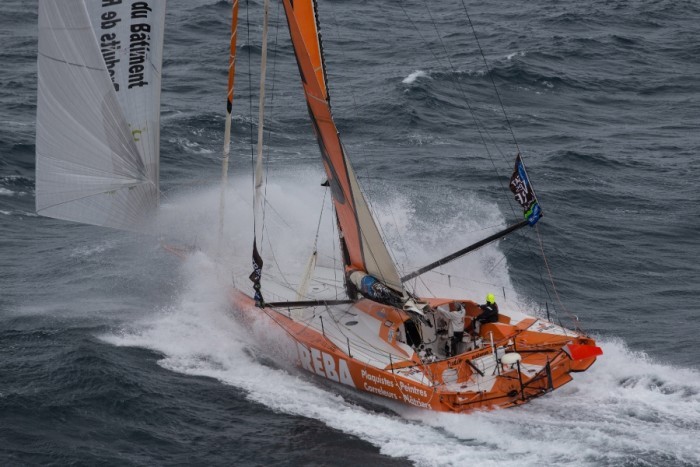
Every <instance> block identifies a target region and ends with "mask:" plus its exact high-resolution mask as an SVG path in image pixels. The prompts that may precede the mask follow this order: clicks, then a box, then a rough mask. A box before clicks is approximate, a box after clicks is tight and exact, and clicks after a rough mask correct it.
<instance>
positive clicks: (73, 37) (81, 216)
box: [36, 0, 165, 229]
mask: <svg viewBox="0 0 700 467" xmlns="http://www.w3.org/2000/svg"><path fill="white" fill-rule="evenodd" d="M164 17H165V0H150V1H133V0H132V1H129V0H124V1H122V0H102V1H97V0H94V1H84V0H42V1H41V2H39V53H38V56H39V58H38V76H39V81H38V100H37V135H36V174H37V181H36V208H37V212H38V213H39V214H41V215H44V216H48V217H55V218H59V219H66V220H72V221H77V222H83V223H88V224H94V225H101V226H107V227H114V228H120V229H135V228H137V226H138V224H139V223H140V222H141V221H142V220H143V219H144V216H146V215H147V214H148V213H149V212H150V211H151V210H152V209H154V208H155V207H157V205H158V156H159V137H160V84H161V62H162V48H163V27H164Z"/></svg>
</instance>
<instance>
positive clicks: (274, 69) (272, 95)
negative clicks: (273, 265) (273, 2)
mask: <svg viewBox="0 0 700 467" xmlns="http://www.w3.org/2000/svg"><path fill="white" fill-rule="evenodd" d="M280 3H282V2H278V3H277V17H276V18H275V26H276V27H275V47H274V49H273V51H272V52H273V59H272V88H271V89H270V110H269V111H268V117H267V118H268V120H271V119H272V112H274V110H275V75H276V72H277V38H278V36H279V30H280V21H279V18H280ZM271 135H272V125H270V126H268V128H267V139H265V140H264V141H267V150H266V151H265V146H266V145H265V144H264V142H263V150H264V151H265V152H266V154H267V155H266V157H265V190H264V191H263V206H262V220H261V222H262V225H263V226H264V225H265V213H266V212H267V209H265V208H266V206H270V203H268V201H267V180H268V175H269V173H270V171H269V164H270V146H271V144H270V141H271ZM265 231H266V229H264V228H263V231H262V233H261V235H260V243H264V241H265Z"/></svg>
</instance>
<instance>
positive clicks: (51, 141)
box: [36, 0, 602, 412]
mask: <svg viewBox="0 0 700 467" xmlns="http://www.w3.org/2000/svg"><path fill="white" fill-rule="evenodd" d="M282 3H283V6H284V12H285V15H286V20H287V24H288V27H289V32H290V35H291V39H292V45H293V49H294V54H295V56H296V61H297V64H298V69H299V73H300V78H301V81H302V85H303V90H304V94H305V97H306V103H307V106H308V111H309V117H310V120H311V127H312V130H313V132H314V134H315V136H316V138H317V141H318V145H319V149H320V154H321V160H322V163H323V167H324V169H325V174H326V177H327V186H328V187H329V190H330V193H331V197H332V203H333V209H334V213H335V221H336V225H337V228H338V242H339V244H340V252H341V256H342V262H343V268H342V271H340V275H339V276H338V274H336V272H337V271H334V270H331V269H329V268H323V267H318V266H317V265H316V261H315V252H314V255H312V257H311V259H310V260H309V262H308V265H307V268H306V271H305V273H304V275H303V277H302V278H301V279H300V281H299V283H298V286H297V287H296V289H295V290H290V287H289V284H287V283H282V281H280V280H279V278H276V277H275V276H274V274H273V273H272V272H271V271H268V270H266V268H265V267H264V265H263V255H261V254H260V252H259V250H258V245H261V244H262V242H261V241H260V238H258V237H259V235H260V233H261V232H262V227H261V224H262V222H263V217H262V216H261V215H260V211H261V210H262V209H263V207H264V204H265V200H264V191H263V189H262V188H263V185H264V177H263V174H262V172H263V170H262V166H263V164H262V155H263V151H262V148H263V143H262V140H263V131H262V130H263V125H262V123H263V121H264V118H263V110H264V90H265V81H264V80H265V67H266V54H267V52H266V40H267V10H268V1H267V0H265V5H264V28H263V48H262V60H261V86H260V89H261V92H260V110H259V119H258V121H259V125H258V157H257V161H256V168H255V174H254V176H255V198H254V210H255V212H256V214H255V239H254V241H253V260H252V264H253V272H252V274H251V273H250V270H249V269H248V268H245V269H242V268H238V269H236V268H234V272H233V274H234V278H235V279H236V280H235V283H236V284H238V288H232V289H231V291H230V299H231V303H232V309H233V310H234V312H236V313H237V314H238V315H239V316H240V317H241V319H243V320H245V321H256V322H259V320H261V319H262V320H263V322H264V323H265V325H266V326H271V327H275V328H277V327H279V328H281V329H283V330H284V331H285V333H286V335H287V336H288V337H289V339H290V341H291V342H292V344H293V346H292V347H293V355H292V357H293V359H294V360H296V361H297V363H298V364H299V366H300V367H301V368H303V369H305V370H307V371H309V372H311V373H313V374H316V375H318V376H320V377H322V378H325V379H328V380H331V381H334V382H337V383H338V384H342V385H344V386H347V387H351V388H354V389H356V390H358V391H363V392H366V393H369V394H373V395H375V396H379V397H383V398H385V399H389V400H395V401H400V402H403V403H406V404H408V405H411V406H416V407H421V408H426V409H431V410H438V411H451V412H464V411H469V410H474V409H479V408H490V407H509V406H513V405H518V404H522V403H524V402H527V401H529V400H530V399H533V398H535V397H538V396H541V395H543V394H546V393H548V392H550V391H552V390H554V389H556V388H558V387H560V386H562V385H564V384H566V383H568V382H569V381H571V380H572V376H571V374H572V373H574V372H578V371H584V370H586V369H587V368H588V367H590V366H591V365H592V364H593V362H594V361H595V359H596V357H597V356H599V355H601V354H602V351H601V349H600V348H599V347H597V346H596V345H595V342H594V340H593V339H591V338H589V337H588V336H586V335H585V334H583V333H582V332H581V331H578V330H576V331H573V330H569V329H566V328H564V327H562V326H561V325H558V324H554V323H552V322H549V321H548V320H544V319H542V318H536V317H531V316H527V315H524V314H522V313H520V312H517V311H512V310H505V309H502V310H499V309H498V307H497V305H496V304H495V297H488V300H487V303H486V304H485V305H482V306H480V305H478V304H477V303H476V302H475V301H473V300H469V299H466V298H465V299H454V298H436V297H426V296H419V295H418V294H417V293H415V292H414V291H412V286H411V284H412V280H413V279H414V278H416V277H418V276H420V275H422V274H426V273H428V272H429V271H431V270H433V269H435V268H437V267H439V266H442V265H444V264H446V263H448V262H450V261H452V260H455V259H457V258H459V257H461V256H463V255H465V254H467V253H469V252H470V251H473V250H476V249H478V248H480V247H482V246H484V245H486V244H488V243H491V242H493V241H496V240H498V239H500V238H502V237H504V236H505V235H508V234H509V233H511V232H513V231H515V230H517V229H520V228H524V227H527V226H533V225H535V223H536V222H537V221H538V220H539V219H540V218H541V217H542V211H541V209H540V205H539V203H538V201H537V197H536V195H535V192H534V190H533V189H532V185H531V183H530V180H529V178H528V175H527V172H526V170H525V166H524V163H523V161H522V158H521V157H520V155H519V154H518V155H517V156H516V157H515V167H514V170H513V175H512V176H511V179H510V187H511V191H512V192H513V194H514V196H515V199H516V200H517V201H518V203H519V204H520V205H521V206H522V207H523V212H524V218H523V219H521V220H519V221H518V222H516V223H514V224H513V225H511V226H510V227H508V228H506V229H504V230H502V231H500V232H497V233H495V234H493V235H491V236H489V237H488V238H485V239H483V240H481V241H479V242H477V243H475V244H473V245H470V246H467V247H465V248H463V249H461V250H459V251H457V252H455V253H453V254H451V255H449V256H446V257H445V258H442V259H439V260H437V261H435V262H433V263H431V264H428V265H426V266H425V267H422V268H420V269H417V270H415V271H413V272H409V273H403V274H401V273H399V269H398V268H397V266H396V264H395V263H394V261H393V259H392V256H391V254H390V253H389V250H388V249H387V247H386V245H385V243H384V241H383V239H382V236H381V234H380V231H379V229H378V227H377V224H376V223H375V220H374V218H373V216H372V213H371V210H370V209H369V206H368V203H367V200H366V199H365V196H364V194H363V192H362V191H361V189H360V185H359V183H358V180H357V177H356V175H355V172H354V170H353V168H352V164H351V162H350V160H349V159H348V157H347V154H346V152H345V149H344V147H343V144H342V142H341V139H340V135H339V132H338V129H337V127H336V124H335V122H334V119H333V114H332V112H331V106H330V99H329V91H328V84H327V75H326V69H325V62H324V57H323V47H322V43H321V40H320V34H319V29H320V27H319V24H318V15H317V11H316V1H315V0H294V1H292V0H282ZM237 17H238V1H236V0H234V4H233V23H232V34H231V58H230V67H229V92H228V99H227V119H226V134H225V142H224V164H223V170H222V180H223V184H222V190H223V189H224V187H225V185H226V180H227V172H226V171H227V164H228V154H229V145H230V130H231V112H232V107H233V86H234V79H233V78H234V74H235V51H236V38H237V33H236V32H237V24H236V20H237ZM164 20H165V2H164V1H154V2H150V3H146V2H137V1H132V0H125V1H123V2H101V3H100V2H86V1H85V0H61V1H51V0H47V1H42V2H40V3H39V59H38V69H39V86H38V105H37V108H38V110H37V188H36V192H37V212H38V213H40V214H42V215H46V216H49V217H54V218H59V219H67V220H72V221H78V222H83V223H89V224H94V225H101V226H106V227H112V228H119V229H128V230H134V229H139V225H140V224H142V222H143V220H144V218H147V217H148V216H149V215H150V213H151V212H152V210H154V209H157V207H158V195H159V188H158V183H159V176H158V153H159V124H160V111H159V104H160V76H161V61H162V40H163V27H164ZM127 49H128V50H129V54H128V57H126V56H122V55H118V54H117V52H118V51H119V50H127ZM224 201H225V196H223V192H222V197H221V207H220V209H221V213H220V216H221V218H223V213H224V212H225V205H224ZM219 232H220V235H222V232H223V228H222V227H221V226H220V230H219ZM168 249H169V250H170V251H171V252H173V253H176V254H178V255H185V254H186V252H185V251H184V250H179V249H177V248H174V247H168ZM338 277H339V279H338ZM312 278H313V280H314V284H323V285H324V286H323V287H318V286H310V283H311V279H312ZM248 279H250V280H251V281H252V283H253V284H252V285H253V287H252V293H250V294H247V293H246V291H245V290H243V289H244V288H245V289H247V287H243V286H242V285H241V284H246V283H247V284H250V282H248ZM339 293H340V294H341V295H342V296H340V297H339V296H338V294H339Z"/></svg>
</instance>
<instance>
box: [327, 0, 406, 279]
mask: <svg viewBox="0 0 700 467" xmlns="http://www.w3.org/2000/svg"><path fill="white" fill-rule="evenodd" d="M328 11H330V13H331V17H332V18H333V22H334V23H335V28H333V29H334V31H335V34H336V40H338V41H339V42H340V35H339V32H338V31H339V30H340V28H339V27H338V20H337V18H336V16H335V11H334V10H333V9H332V8H330V5H329V8H328ZM316 15H317V16H318V10H316ZM317 23H318V18H317ZM319 43H320V31H319ZM321 48H323V46H322V45H321ZM340 54H341V56H342V57H343V59H345V52H344V50H343V48H342V47H341V48H340ZM323 67H324V68H323V70H324V77H325V78H326V93H327V95H328V96H330V90H329V89H328V75H327V71H326V64H325V60H323ZM350 96H351V97H352V103H353V110H354V112H355V115H361V113H360V112H359V109H358V105H357V98H356V96H355V93H354V92H353V90H352V88H351V89H350ZM329 106H330V97H329ZM342 146H343V147H342V150H343V155H344V157H345V158H346V159H347V152H346V151H345V146H344V145H342ZM360 154H362V155H363V156H365V157H366V155H367V154H366V153H365V152H364V149H363V148H362V146H360ZM353 168H355V167H354V166H353ZM355 170H357V169H355ZM360 170H362V171H363V172H365V174H367V173H368V172H369V169H368V168H367V167H365V166H362V167H361V168H360ZM365 178H369V177H365ZM360 191H363V190H362V187H360ZM365 202H366V204H367V208H368V209H369V211H370V213H371V215H372V217H373V219H374V221H375V224H376V226H377V229H378V230H379V232H380V236H381V237H382V241H383V242H384V239H386V233H385V232H384V229H383V227H382V225H381V223H380V222H378V221H377V216H376V214H375V213H376V212H377V209H376V208H375V207H374V206H373V204H372V203H371V201H370V199H369V197H368V196H365ZM392 217H393V212H392ZM394 223H395V224H396V225H398V223H396V220H395V219H394ZM359 230H360V234H361V235H363V237H364V232H362V229H361V228H360V229H359ZM399 239H400V241H401V242H403V238H402V236H401V232H400V231H399ZM384 244H385V246H386V243H384ZM401 247H402V248H403V250H404V251H406V245H405V244H402V245H401ZM386 249H387V252H388V253H389V255H390V258H391V261H392V262H393V263H394V265H395V267H396V268H398V264H397V261H396V258H395V257H394V256H395V255H394V252H393V251H391V250H393V249H390V248H389V247H387V248H386ZM368 250H369V253H370V255H371V256H372V259H373V260H374V262H375V264H377V266H378V262H377V261H376V258H374V253H373V252H372V250H371V248H368ZM380 272H381V271H380ZM397 272H398V271H397ZM400 275H401V274H399V276H400Z"/></svg>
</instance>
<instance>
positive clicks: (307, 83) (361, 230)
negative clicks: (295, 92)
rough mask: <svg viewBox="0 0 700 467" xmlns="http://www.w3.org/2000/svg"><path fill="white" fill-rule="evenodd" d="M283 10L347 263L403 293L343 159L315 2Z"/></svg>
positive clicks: (299, 1)
mask: <svg viewBox="0 0 700 467" xmlns="http://www.w3.org/2000/svg"><path fill="white" fill-rule="evenodd" d="M284 10H285V14H286V15H287V22H288V24H289V33H290V35H291V38H292V45H293V46H294V53H295V55H296V59H297V64H298V65H299V73H300V74H301V80H302V84H303V87H304V94H305V95H306V102H307V104H308V108H309V115H310V117H311V123H312V125H313V129H314V133H315V134H316V138H317V140H318V144H319V148H320V150H321V157H322V159H323V165H324V168H325V170H326V175H327V176H328V182H329V184H330V186H331V191H332V195H333V202H334V206H335V210H336V213H337V215H338V220H339V223H340V230H341V231H342V233H343V240H344V241H345V245H346V247H347V250H348V253H349V257H350V261H349V262H350V264H348V265H347V266H349V267H351V268H355V269H359V270H361V271H366V272H367V273H368V274H370V275H372V276H374V277H376V278H377V279H379V280H380V281H381V282H383V283H384V284H386V285H387V286H389V287H391V288H393V289H394V290H396V291H399V292H401V293H403V292H404V289H403V285H402V283H401V279H400V276H399V274H398V272H397V271H396V266H395V265H394V261H393V260H392V258H391V255H390V254H389V251H388V250H387V248H386V245H385V244H384V241H383V240H382V237H381V235H380V234H379V230H378V228H377V225H376V224H375V222H374V219H373V218H372V214H371V213H370V210H369V207H368V205H367V202H366V200H365V197H364V195H363V194H362V191H361V190H360V186H359V183H358V182H357V178H356V177H355V172H354V171H353V169H352V166H351V165H350V161H349V160H348V159H347V158H346V157H345V153H344V150H343V145H342V143H341V141H340V136H339V135H338V129H337V128H336V126H335V122H334V121H333V116H332V114H331V108H330V104H329V103H328V99H327V97H328V93H327V90H326V87H325V80H324V75H323V59H322V56H321V52H320V50H321V49H320V41H319V38H318V29H317V26H316V18H315V11H314V8H313V0H294V1H293V2H292V1H291V0H284ZM309 44H311V45H309Z"/></svg>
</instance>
